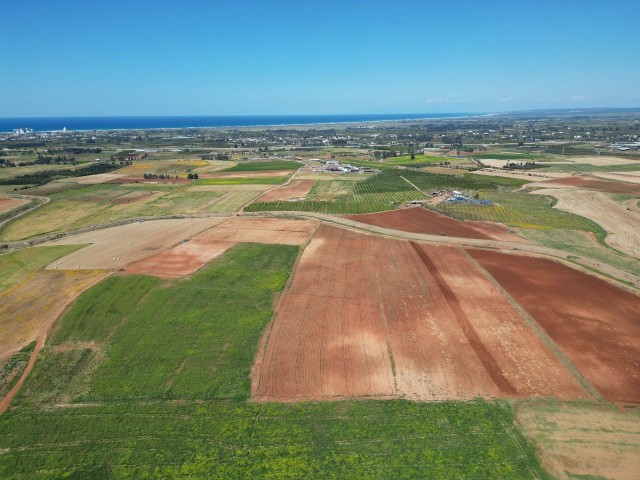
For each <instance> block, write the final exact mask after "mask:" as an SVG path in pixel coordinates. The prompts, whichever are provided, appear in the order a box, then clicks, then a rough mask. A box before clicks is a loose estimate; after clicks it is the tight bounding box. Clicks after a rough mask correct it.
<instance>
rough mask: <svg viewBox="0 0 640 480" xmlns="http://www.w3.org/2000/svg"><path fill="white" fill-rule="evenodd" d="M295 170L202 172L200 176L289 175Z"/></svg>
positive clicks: (267, 176) (249, 176) (263, 176)
mask: <svg viewBox="0 0 640 480" xmlns="http://www.w3.org/2000/svg"><path fill="white" fill-rule="evenodd" d="M291 172H293V170H269V171H267V172H216V173H201V174H198V178H261V177H262V178H272V177H288V176H289V175H290V174H291Z"/></svg>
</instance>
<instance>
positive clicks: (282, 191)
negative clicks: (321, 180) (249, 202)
mask: <svg viewBox="0 0 640 480" xmlns="http://www.w3.org/2000/svg"><path fill="white" fill-rule="evenodd" d="M314 183H316V181H315V180H291V182H289V184H288V185H283V186H281V187H277V188H274V189H273V190H271V191H269V192H267V193H265V194H264V195H262V196H261V197H260V198H259V199H258V201H259V202H273V201H276V200H291V199H292V198H302V197H306V196H307V194H308V193H309V192H310V191H311V188H312V187H313V184H314Z"/></svg>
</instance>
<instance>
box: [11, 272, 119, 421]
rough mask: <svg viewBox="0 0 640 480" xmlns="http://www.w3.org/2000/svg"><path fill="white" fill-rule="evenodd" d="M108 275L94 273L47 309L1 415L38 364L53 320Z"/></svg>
mask: <svg viewBox="0 0 640 480" xmlns="http://www.w3.org/2000/svg"><path fill="white" fill-rule="evenodd" d="M106 276H107V273H98V274H96V275H94V276H93V278H91V279H90V281H89V282H86V281H85V282H84V283H82V284H81V286H80V289H78V290H77V291H75V292H73V295H68V296H67V297H66V298H63V299H62V302H57V303H54V306H53V307H52V308H51V309H50V310H47V311H46V320H45V321H44V323H43V324H42V325H41V326H40V330H39V331H38V336H37V338H36V346H35V348H34V349H33V352H32V353H31V357H30V358H29V363H28V364H27V367H26V368H25V370H24V372H23V373H22V376H21V377H20V379H19V380H18V382H17V383H16V384H15V385H14V386H13V388H12V389H11V390H10V391H9V393H7V395H5V396H4V398H2V399H1V400H0V415H2V414H3V413H4V412H6V411H7V409H8V408H9V406H10V405H11V401H12V400H13V398H14V397H15V396H16V395H17V394H18V392H19V391H20V389H21V388H22V384H23V383H24V381H25V379H26V378H27V376H28V375H29V373H30V372H31V370H32V369H33V366H34V365H35V364H36V360H37V358H38V354H39V353H40V350H42V347H43V346H44V342H45V341H46V340H47V334H48V333H49V329H50V328H51V325H53V322H54V321H55V320H56V319H57V318H58V317H59V316H60V315H62V312H64V310H65V309H66V308H67V307H68V306H69V305H71V303H72V302H73V301H74V300H75V299H76V298H78V296H80V294H82V292H84V291H86V290H88V289H89V288H91V287H92V286H93V285H95V284H97V283H98V282H100V281H101V280H102V279H104V278H105V277H106Z"/></svg>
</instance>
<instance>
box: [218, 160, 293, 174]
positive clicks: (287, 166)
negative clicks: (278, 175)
mask: <svg viewBox="0 0 640 480" xmlns="http://www.w3.org/2000/svg"><path fill="white" fill-rule="evenodd" d="M301 166H302V163H300V162H291V161H288V160H270V161H265V162H241V163H238V164H237V165H234V166H233V167H231V168H227V169H225V170H222V171H223V172H259V171H265V170H297V169H298V168H300V167H301Z"/></svg>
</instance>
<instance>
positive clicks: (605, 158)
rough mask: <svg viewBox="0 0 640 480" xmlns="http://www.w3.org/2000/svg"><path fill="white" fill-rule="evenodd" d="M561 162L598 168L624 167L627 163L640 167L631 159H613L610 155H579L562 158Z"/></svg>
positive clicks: (635, 160)
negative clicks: (584, 164) (609, 166)
mask: <svg viewBox="0 0 640 480" xmlns="http://www.w3.org/2000/svg"><path fill="white" fill-rule="evenodd" d="M562 159H563V160H565V161H567V162H573V163H586V164H588V165H595V166H598V167H602V166H608V165H626V164H628V163H637V164H638V165H639V166H640V162H639V161H638V160H637V159H633V158H623V157H614V156H610V155H593V156H589V155H584V156H583V155H580V156H574V157H564V156H563V157H562Z"/></svg>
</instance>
